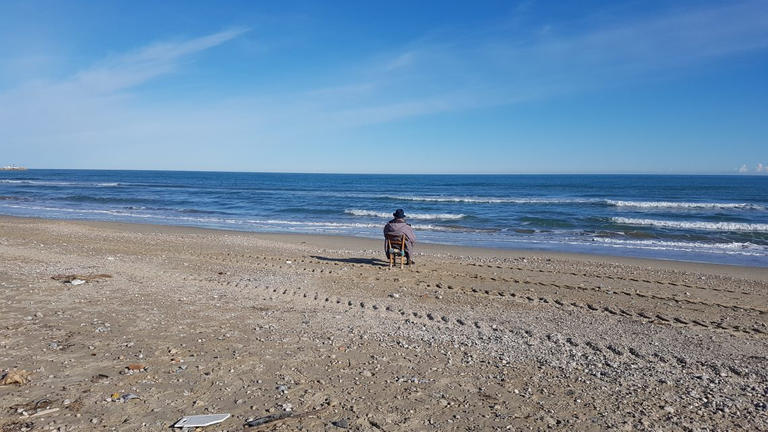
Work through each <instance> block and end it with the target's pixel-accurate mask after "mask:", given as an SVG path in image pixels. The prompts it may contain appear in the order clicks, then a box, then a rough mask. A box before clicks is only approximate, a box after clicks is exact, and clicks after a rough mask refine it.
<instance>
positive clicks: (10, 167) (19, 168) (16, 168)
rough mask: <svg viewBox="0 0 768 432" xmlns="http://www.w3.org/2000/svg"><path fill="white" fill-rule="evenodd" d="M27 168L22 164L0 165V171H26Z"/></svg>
mask: <svg viewBox="0 0 768 432" xmlns="http://www.w3.org/2000/svg"><path fill="white" fill-rule="evenodd" d="M26 170H27V168H26V167H23V166H16V165H6V166H4V167H0V171H26Z"/></svg>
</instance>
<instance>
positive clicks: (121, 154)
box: [0, 0, 768, 175]
mask: <svg viewBox="0 0 768 432" xmlns="http://www.w3.org/2000/svg"><path fill="white" fill-rule="evenodd" d="M766 101H768V1H765V0H757V1H738V0H735V1H693V0H679V1H675V2H669V1H654V0H639V1H615V0H614V1H582V2H561V1H547V2H545V1H534V0H521V1H513V0H509V1H473V2H466V1H464V2H458V1H457V2H452V1H435V2H430V1H419V2H413V1H403V2H400V1H388V2H360V1H349V2H344V1H335V2H293V1H281V2H251V1H241V2H239V1H226V2H210V1H176V2H173V1H168V2H150V1H146V2H143V1H135V0H134V1H113V2H93V1H67V2H61V1H35V0H23V1H16V0H4V1H3V2H0V165H4V164H17V165H24V166H27V167H30V168H83V169H168V170H210V171H256V172H343V173H704V174H753V175H759V174H762V175H766V174H768V102H766Z"/></svg>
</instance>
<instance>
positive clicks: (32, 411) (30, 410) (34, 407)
mask: <svg viewBox="0 0 768 432" xmlns="http://www.w3.org/2000/svg"><path fill="white" fill-rule="evenodd" d="M52 405H53V401H52V400H50V399H48V398H42V399H38V400H36V401H32V402H27V403H25V404H17V405H11V406H10V407H9V408H10V410H11V411H15V412H16V414H21V417H36V416H42V415H46V414H50V413H52V412H56V411H58V410H59V408H52V407H51V406H52Z"/></svg>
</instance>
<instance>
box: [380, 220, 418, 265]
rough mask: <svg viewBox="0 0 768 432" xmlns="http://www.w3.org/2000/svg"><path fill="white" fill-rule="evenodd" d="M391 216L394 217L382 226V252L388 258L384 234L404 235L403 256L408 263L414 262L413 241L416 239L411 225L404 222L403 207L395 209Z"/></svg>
mask: <svg viewBox="0 0 768 432" xmlns="http://www.w3.org/2000/svg"><path fill="white" fill-rule="evenodd" d="M392 216H394V217H395V218H394V219H392V220H391V221H389V222H387V224H386V225H385V226H384V237H385V240H384V253H386V254H387V259H389V250H388V249H387V241H386V236H387V235H388V234H393V235H405V257H406V258H407V259H408V264H409V265H410V264H414V262H413V243H414V242H415V241H416V235H415V234H414V233H413V228H411V225H409V224H407V223H406V222H405V213H404V212H403V209H397V210H396V211H395V212H394V213H392Z"/></svg>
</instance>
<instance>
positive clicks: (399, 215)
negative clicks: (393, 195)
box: [392, 209, 405, 219]
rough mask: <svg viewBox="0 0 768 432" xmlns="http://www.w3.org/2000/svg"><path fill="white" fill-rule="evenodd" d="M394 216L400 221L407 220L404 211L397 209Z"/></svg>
mask: <svg viewBox="0 0 768 432" xmlns="http://www.w3.org/2000/svg"><path fill="white" fill-rule="evenodd" d="M392 216H394V217H396V218H398V219H404V218H405V212H404V211H403V209H397V210H395V212H394V213H392Z"/></svg>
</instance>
